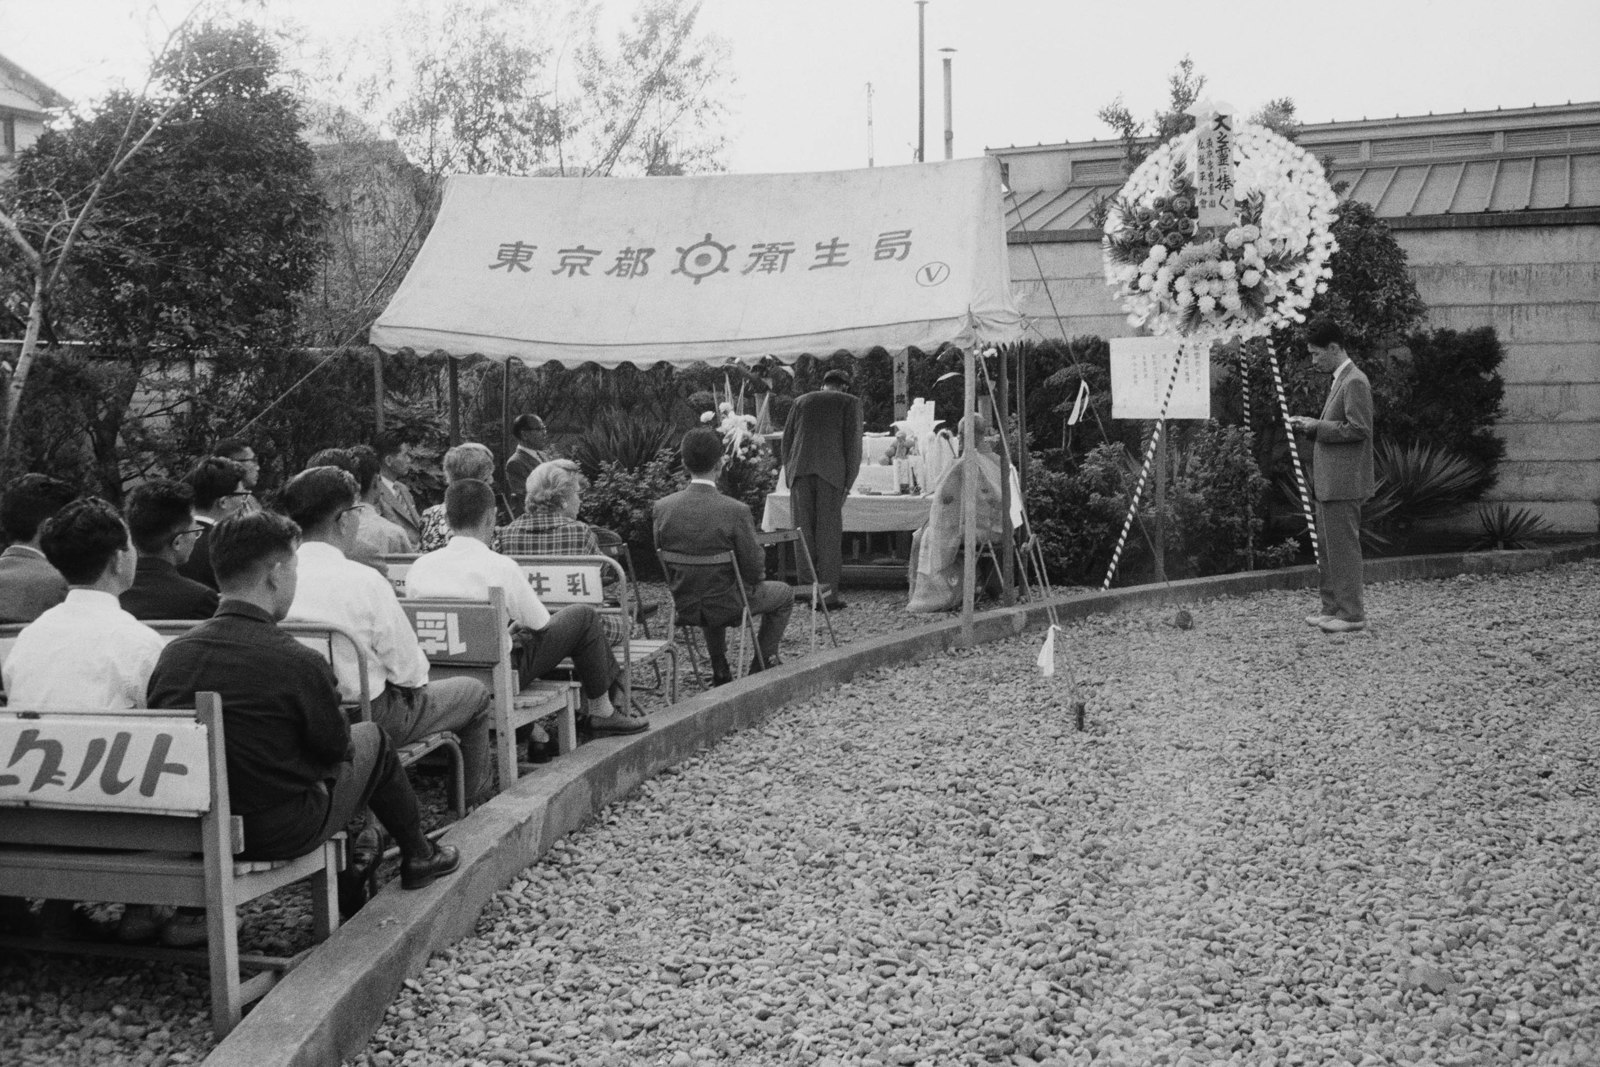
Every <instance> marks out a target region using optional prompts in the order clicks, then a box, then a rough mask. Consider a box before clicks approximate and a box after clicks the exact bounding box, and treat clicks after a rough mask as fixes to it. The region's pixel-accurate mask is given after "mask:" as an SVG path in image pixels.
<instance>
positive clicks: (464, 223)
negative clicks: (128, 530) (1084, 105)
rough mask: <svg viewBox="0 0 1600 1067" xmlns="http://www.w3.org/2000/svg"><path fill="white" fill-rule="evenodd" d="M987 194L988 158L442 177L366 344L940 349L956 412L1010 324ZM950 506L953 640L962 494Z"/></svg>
mask: <svg viewBox="0 0 1600 1067" xmlns="http://www.w3.org/2000/svg"><path fill="white" fill-rule="evenodd" d="M1001 192H1002V190H1001V178H1000V163H999V161H998V160H997V159H994V158H992V157H982V158H978V159H963V160H953V161H946V162H943V163H924V164H914V165H911V166H900V167H879V168H871V169H867V170H852V171H832V172H818V173H803V174H751V175H701V176H694V177H674V178H508V177H495V176H484V175H457V176H455V177H452V178H451V179H449V181H448V182H447V184H446V186H445V192H444V202H443V204H442V205H441V207H440V211H439V217H438V219H437V220H436V221H435V222H434V225H433V228H432V230H431V232H430V233H429V234H428V238H427V240H426V241H425V242H424V243H423V246H422V250H421V251H420V252H419V253H418V255H417V259H416V261H415V262H414V263H413V264H412V266H411V269H410V271H409V272H408V273H407V274H406V277H405V280H404V281H403V282H402V283H401V285H400V288H399V289H398V290H397V291H396V293H395V295H394V299H393V300H391V301H390V303H389V306H388V307H387V308H386V309H385V310H384V312H383V314H382V315H380V316H379V317H378V320H377V322H376V323H375V324H374V325H373V327H372V331H371V335H370V337H371V342H372V344H374V345H375V346H377V347H378V348H380V349H384V350H388V351H395V350H398V349H402V348H409V349H413V350H415V351H419V352H438V351H442V352H445V353H447V354H449V355H452V356H468V355H482V356H486V357H488V358H490V359H493V360H497V361H499V360H503V361H510V360H518V361H520V362H522V363H525V364H528V365H537V364H541V363H545V362H559V363H562V364H565V365H569V366H576V365H579V364H583V363H596V364H599V365H600V366H602V367H616V366H621V365H623V364H634V365H640V366H651V365H654V364H656V363H662V362H665V363H672V364H687V363H702V362H713V363H715V362H723V361H726V360H730V359H731V360H741V361H742V360H757V359H761V358H763V357H766V356H774V357H777V358H778V359H781V360H784V361H786V362H792V361H794V360H795V359H797V358H799V357H800V356H802V355H805V354H808V353H813V354H829V353H832V352H835V351H838V350H840V349H845V350H850V351H859V350H865V349H867V348H871V347H876V346H882V347H884V348H886V349H890V350H898V349H903V348H906V347H908V346H913V345H914V346H916V347H918V348H921V349H925V350H927V349H933V348H937V347H939V346H940V345H942V344H946V343H950V344H955V345H957V346H958V347H960V348H962V349H963V350H964V351H965V353H966V375H965V377H966V397H965V405H964V406H965V410H966V411H968V412H970V411H973V410H974V408H975V407H976V403H975V384H974V368H973V360H972V353H973V349H974V348H976V347H979V346H987V345H992V344H999V343H1002V342H1006V341H1013V340H1016V339H1017V338H1018V337H1019V336H1020V334H1021V329H1022V318H1021V316H1020V315H1019V314H1018V312H1017V309H1016V306H1015V304H1014V303H1013V300H1012V295H1011V280H1010V269H1009V264H1008V259H1007V254H1006V241H1005V224H1004V209H1003V206H1002V204H1001ZM970 426H971V423H970V420H969V422H968V427H969V430H968V438H967V441H966V449H967V451H968V453H969V454H970V452H971V450H972V441H971V432H970ZM974 482H975V480H974V479H971V478H968V479H965V484H966V486H967V487H968V489H969V493H970V491H971V489H972V487H973V485H974ZM965 510H966V513H967V515H968V519H969V522H968V534H967V544H966V547H967V568H968V574H967V578H966V584H967V596H966V601H965V611H964V616H963V617H964V619H965V620H966V622H967V627H968V634H969V635H970V625H971V616H972V596H973V586H974V582H975V574H974V573H973V567H974V560H973V558H972V557H973V555H974V551H975V544H974V533H973V529H972V521H971V520H972V518H973V515H974V513H975V510H976V508H975V500H971V499H969V500H967V501H966V503H965Z"/></svg>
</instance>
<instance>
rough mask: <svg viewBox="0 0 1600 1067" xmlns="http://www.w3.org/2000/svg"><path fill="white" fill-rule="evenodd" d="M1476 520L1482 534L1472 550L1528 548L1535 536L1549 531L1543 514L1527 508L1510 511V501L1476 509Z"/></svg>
mask: <svg viewBox="0 0 1600 1067" xmlns="http://www.w3.org/2000/svg"><path fill="white" fill-rule="evenodd" d="M1478 523H1479V525H1481V526H1482V527H1483V536H1482V537H1480V538H1478V540H1477V541H1475V542H1474V543H1473V545H1472V547H1473V549H1474V550H1484V549H1506V548H1527V547H1529V546H1530V545H1531V544H1532V542H1533V540H1534V539H1535V538H1537V537H1540V536H1543V535H1544V534H1547V533H1549V532H1550V524H1549V523H1548V522H1545V521H1544V517H1543V516H1541V515H1537V514H1535V513H1534V512H1532V511H1529V510H1528V509H1527V508H1517V509H1516V510H1515V511H1512V510H1511V506H1510V505H1509V504H1496V505H1495V506H1494V507H1488V506H1485V507H1481V508H1479V509H1478Z"/></svg>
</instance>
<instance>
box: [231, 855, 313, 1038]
mask: <svg viewBox="0 0 1600 1067" xmlns="http://www.w3.org/2000/svg"><path fill="white" fill-rule="evenodd" d="M228 881H229V884H228V887H227V888H226V889H223V888H222V887H220V886H213V887H211V888H212V891H210V892H207V894H206V897H207V900H206V954H207V957H208V962H209V964H210V968H211V1029H212V1031H213V1032H214V1033H215V1034H216V1035H217V1040H218V1041H221V1040H222V1039H223V1038H224V1037H227V1036H228V1032H229V1031H231V1030H232V1029H233V1028H234V1027H235V1026H238V1025H239V1019H240V1016H241V1015H242V1014H243V1013H244V996H243V993H242V991H241V990H240V988H239V914H238V912H237V911H236V910H235V909H234V900H233V893H232V877H231V872H229V877H228ZM218 890H220V891H218ZM335 907H337V904H336V905H335Z"/></svg>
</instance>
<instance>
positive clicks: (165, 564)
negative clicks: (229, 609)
mask: <svg viewBox="0 0 1600 1067" xmlns="http://www.w3.org/2000/svg"><path fill="white" fill-rule="evenodd" d="M117 599H118V600H119V601H121V603H122V610H123V611H126V612H127V613H128V614H129V615H132V616H133V617H134V618H136V619H209V618H211V616H212V615H213V614H214V613H215V612H216V610H217V591H216V590H215V589H213V588H211V587H210V586H208V585H203V584H201V583H200V582H197V581H195V580H194V579H193V578H185V577H184V576H183V575H182V574H179V573H178V568H177V566H176V565H175V564H173V563H171V562H169V561H168V560H164V559H162V558H161V557H160V556H140V557H139V567H138V570H136V571H134V575H133V585H131V586H129V587H128V591H127V592H125V593H123V594H122V596H120V597H118V598H117Z"/></svg>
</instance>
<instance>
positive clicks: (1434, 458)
mask: <svg viewBox="0 0 1600 1067" xmlns="http://www.w3.org/2000/svg"><path fill="white" fill-rule="evenodd" d="M1373 465H1374V467H1375V468H1376V471H1375V473H1376V476H1377V491H1376V492H1375V493H1373V495H1372V498H1371V499H1370V500H1368V501H1367V502H1366V503H1365V504H1364V505H1363V506H1362V509H1361V537H1362V541H1363V543H1365V544H1366V545H1367V546H1369V547H1372V548H1376V549H1380V550H1383V549H1388V548H1390V547H1392V546H1393V545H1394V544H1395V543H1396V542H1397V541H1403V540H1404V538H1405V536H1406V535H1407V534H1408V533H1409V532H1410V530H1411V528H1412V527H1413V526H1415V525H1416V524H1417V523H1418V522H1419V521H1421V520H1423V519H1430V518H1434V517H1436V516H1438V515H1442V514H1444V513H1445V512H1447V511H1449V510H1451V509H1452V508H1456V507H1459V506H1461V505H1462V504H1465V503H1466V502H1467V501H1469V500H1471V499H1472V498H1473V497H1474V496H1475V495H1476V494H1477V493H1478V492H1479V491H1480V490H1481V489H1482V486H1483V480H1484V477H1485V473H1484V470H1483V467H1482V466H1480V465H1479V464H1477V463H1475V462H1473V461H1472V460H1470V459H1468V458H1467V457H1466V456H1463V455H1461V454H1460V453H1457V452H1452V451H1451V450H1450V449H1447V448H1439V447H1436V446H1434V445H1430V444H1420V443H1412V444H1409V445H1398V444H1396V443H1394V442H1392V441H1379V442H1378V444H1377V447H1376V448H1375V449H1374V452H1373Z"/></svg>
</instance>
